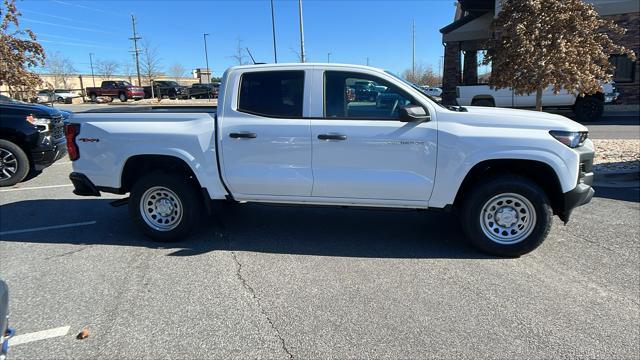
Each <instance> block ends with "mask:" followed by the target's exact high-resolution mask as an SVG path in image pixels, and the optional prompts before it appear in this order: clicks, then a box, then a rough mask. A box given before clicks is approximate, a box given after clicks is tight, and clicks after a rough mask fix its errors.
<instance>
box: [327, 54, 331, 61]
mask: <svg viewBox="0 0 640 360" xmlns="http://www.w3.org/2000/svg"><path fill="white" fill-rule="evenodd" d="M330 62H331V52H328V53H327V63H330Z"/></svg>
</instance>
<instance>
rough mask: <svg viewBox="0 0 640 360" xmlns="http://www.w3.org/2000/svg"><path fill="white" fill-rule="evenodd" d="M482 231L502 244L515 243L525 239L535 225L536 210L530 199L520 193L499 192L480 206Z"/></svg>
mask: <svg viewBox="0 0 640 360" xmlns="http://www.w3.org/2000/svg"><path fill="white" fill-rule="evenodd" d="M479 220H480V227H481V228H482V232H484V234H485V235H486V236H487V237H488V238H489V239H491V240H492V241H494V242H496V243H498V244H502V245H513V244H517V243H519V242H521V241H523V240H524V239H526V238H527V237H528V236H529V235H531V233H532V232H533V229H534V228H535V225H536V212H535V208H534V207H533V204H532V203H531V201H529V200H528V199H527V198H525V197H524V196H522V195H520V194H514V193H505V194H499V195H496V196H494V197H492V198H491V199H489V200H488V201H487V202H485V203H484V205H483V206H482V211H480V219H479Z"/></svg>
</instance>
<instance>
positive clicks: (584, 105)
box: [573, 96, 604, 122]
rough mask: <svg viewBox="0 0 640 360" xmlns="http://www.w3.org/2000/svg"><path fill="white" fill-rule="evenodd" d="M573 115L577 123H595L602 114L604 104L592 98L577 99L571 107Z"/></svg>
mask: <svg viewBox="0 0 640 360" xmlns="http://www.w3.org/2000/svg"><path fill="white" fill-rule="evenodd" d="M573 113H574V114H575V115H576V120H578V122H587V121H595V120H598V119H600V118H601V117H602V114H603V113H604V102H603V101H602V100H601V99H598V98H597V97H594V96H586V97H584V98H577V99H576V103H575V104H574V105H573Z"/></svg>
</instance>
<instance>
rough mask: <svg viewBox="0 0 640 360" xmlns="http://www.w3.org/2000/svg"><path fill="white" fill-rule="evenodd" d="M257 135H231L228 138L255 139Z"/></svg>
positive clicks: (245, 133) (249, 133)
mask: <svg viewBox="0 0 640 360" xmlns="http://www.w3.org/2000/svg"><path fill="white" fill-rule="evenodd" d="M257 136H258V135H256V133H252V132H241V133H231V134H229V137H230V138H232V139H255V138H256V137H257Z"/></svg>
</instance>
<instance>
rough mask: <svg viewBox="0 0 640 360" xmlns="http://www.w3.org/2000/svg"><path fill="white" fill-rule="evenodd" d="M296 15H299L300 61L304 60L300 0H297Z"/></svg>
mask: <svg viewBox="0 0 640 360" xmlns="http://www.w3.org/2000/svg"><path fill="white" fill-rule="evenodd" d="M298 16H299V17H300V62H304V61H305V56H304V24H303V22H302V0H298Z"/></svg>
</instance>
